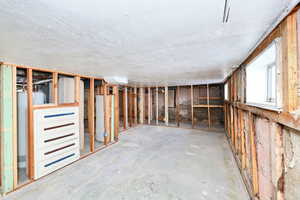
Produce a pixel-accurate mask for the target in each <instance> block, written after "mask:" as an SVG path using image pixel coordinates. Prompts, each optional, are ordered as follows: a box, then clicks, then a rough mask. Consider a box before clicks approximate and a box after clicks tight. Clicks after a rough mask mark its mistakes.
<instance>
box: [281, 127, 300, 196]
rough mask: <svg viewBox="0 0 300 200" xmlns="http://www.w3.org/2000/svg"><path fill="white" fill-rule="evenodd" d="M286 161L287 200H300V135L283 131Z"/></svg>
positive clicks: (288, 130)
mask: <svg viewBox="0 0 300 200" xmlns="http://www.w3.org/2000/svg"><path fill="white" fill-rule="evenodd" d="M283 135H284V153H285V154H284V161H285V199H286V200H294V199H300V190H299V187H298V186H299V185H300V133H299V132H297V131H294V130H290V129H284V130H283Z"/></svg>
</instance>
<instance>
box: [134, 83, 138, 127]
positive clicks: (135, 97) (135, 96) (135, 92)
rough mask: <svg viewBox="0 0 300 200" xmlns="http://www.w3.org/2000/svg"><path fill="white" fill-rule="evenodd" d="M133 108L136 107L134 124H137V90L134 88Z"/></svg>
mask: <svg viewBox="0 0 300 200" xmlns="http://www.w3.org/2000/svg"><path fill="white" fill-rule="evenodd" d="M133 98H134V99H133V106H134V109H133V111H134V124H137V122H138V119H137V88H136V87H134V96H133Z"/></svg>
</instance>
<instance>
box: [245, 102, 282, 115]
mask: <svg viewBox="0 0 300 200" xmlns="http://www.w3.org/2000/svg"><path fill="white" fill-rule="evenodd" d="M246 105H248V106H253V107H257V108H261V109H264V110H269V111H274V112H277V113H281V112H282V109H281V108H279V107H276V106H272V105H267V104H260V103H246Z"/></svg>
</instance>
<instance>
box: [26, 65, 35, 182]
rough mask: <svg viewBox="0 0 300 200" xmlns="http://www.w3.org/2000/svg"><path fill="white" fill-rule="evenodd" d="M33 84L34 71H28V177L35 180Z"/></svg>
mask: <svg viewBox="0 0 300 200" xmlns="http://www.w3.org/2000/svg"><path fill="white" fill-rule="evenodd" d="M32 96H33V83H32V69H27V107H28V111H27V114H28V141H27V142H28V144H27V146H28V154H27V155H28V158H27V160H28V176H29V178H30V179H32V180H33V178H34V135H33V99H32Z"/></svg>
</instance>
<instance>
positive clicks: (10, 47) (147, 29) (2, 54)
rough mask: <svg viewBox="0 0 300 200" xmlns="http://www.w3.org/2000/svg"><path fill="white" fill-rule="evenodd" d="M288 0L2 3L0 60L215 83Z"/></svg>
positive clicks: (157, 80) (155, 80)
mask: <svg viewBox="0 0 300 200" xmlns="http://www.w3.org/2000/svg"><path fill="white" fill-rule="evenodd" d="M289 2H290V0H263V1H262V0H251V1H250V0H248V1H241V0H231V1H230V4H231V10H230V11H231V12H230V16H229V21H228V23H226V24H223V23H222V18H223V8H224V1H223V0H187V1H183V0H102V1H101V0H98V1H96V0H94V1H93V0H84V1H83V0H26V1H21V0H0V27H1V34H0V36H1V37H0V60H1V61H5V62H10V63H16V64H24V65H30V66H35V67H43V68H51V69H58V70H60V71H66V72H73V73H79V74H84V75H93V76H97V77H104V78H105V77H108V78H110V79H111V77H114V76H118V77H120V78H123V79H124V78H125V79H126V78H127V79H128V80H129V81H130V82H132V83H135V82H136V83H142V84H159V85H162V84H169V85H176V84H189V83H196V82H199V81H203V82H219V81H222V80H223V79H224V77H225V76H226V75H227V74H228V72H230V70H231V68H232V66H234V65H237V64H240V62H241V61H242V59H244V58H245V57H246V56H247V54H248V53H249V50H250V49H251V48H253V46H254V45H255V44H256V42H257V41H258V40H259V39H260V37H261V36H262V34H263V33H264V32H265V31H266V30H267V29H268V28H269V27H270V25H271V24H272V23H274V22H275V20H276V18H277V17H278V16H279V15H280V14H281V13H282V11H283V10H284V9H285V8H286V7H287V5H288V4H289Z"/></svg>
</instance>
